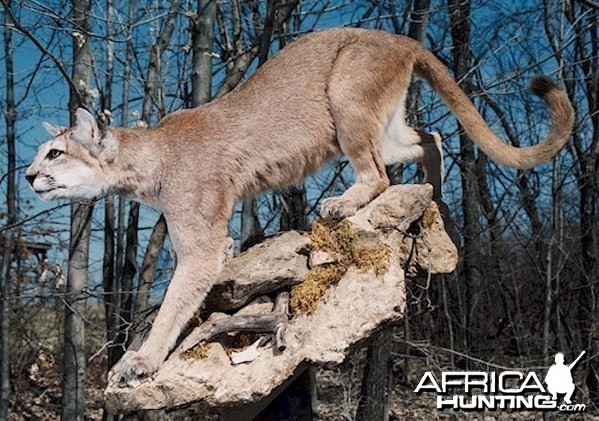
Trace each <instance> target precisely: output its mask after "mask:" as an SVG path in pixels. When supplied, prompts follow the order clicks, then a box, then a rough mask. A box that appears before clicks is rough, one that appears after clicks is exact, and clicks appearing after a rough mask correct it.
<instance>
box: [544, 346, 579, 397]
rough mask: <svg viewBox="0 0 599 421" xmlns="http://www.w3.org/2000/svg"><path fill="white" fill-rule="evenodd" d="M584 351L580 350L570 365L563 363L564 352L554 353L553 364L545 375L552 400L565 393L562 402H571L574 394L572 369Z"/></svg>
mask: <svg viewBox="0 0 599 421" xmlns="http://www.w3.org/2000/svg"><path fill="white" fill-rule="evenodd" d="M584 353H585V351H582V352H581V353H580V355H579V356H578V358H576V359H575V360H574V362H573V363H572V364H570V365H565V364H564V354H562V353H561V352H558V353H557V354H555V364H553V365H552V366H551V367H550V368H549V371H548V372H547V377H545V383H546V384H547V390H548V391H549V393H551V396H552V397H553V400H557V395H558V394H565V395H566V396H564V402H565V403H567V404H571V403H572V401H571V398H572V395H573V394H574V389H575V386H574V380H573V379H572V369H573V368H574V366H576V364H578V361H580V359H581V358H582V356H583V355H584Z"/></svg>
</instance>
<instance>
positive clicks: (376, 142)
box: [27, 29, 573, 381]
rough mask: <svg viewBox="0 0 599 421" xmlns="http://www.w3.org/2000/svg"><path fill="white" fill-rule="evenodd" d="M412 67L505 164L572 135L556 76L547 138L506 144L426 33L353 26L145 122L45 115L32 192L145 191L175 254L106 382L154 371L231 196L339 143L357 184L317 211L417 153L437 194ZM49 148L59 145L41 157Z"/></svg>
mask: <svg viewBox="0 0 599 421" xmlns="http://www.w3.org/2000/svg"><path fill="white" fill-rule="evenodd" d="M413 72H415V73H417V74H418V75H421V76H423V77H424V78H426V79H427V80H428V81H429V82H430V83H431V85H432V87H433V88H434V89H435V90H436V91H437V92H438V93H439V94H440V95H441V97H442V98H443V99H444V101H445V102H446V103H447V104H448V106H449V107H450V109H451V110H452V111H453V112H454V113H455V114H456V116H457V118H458V119H459V121H460V122H461V123H462V124H463V126H464V127H465V129H466V130H467V132H468V134H469V135H470V136H471V137H472V139H473V140H474V141H475V142H476V143H477V144H479V146H480V147H481V149H483V150H484V151H485V152H486V153H487V154H489V155H490V156H491V157H492V158H493V159H495V160H497V161H499V162H501V163H503V164H506V165H510V166H514V167H518V168H527V167H530V166H533V165H538V164H540V163H542V162H545V161H547V160H549V159H551V158H552V157H553V156H554V155H555V154H556V153H557V152H558V151H559V150H560V149H561V147H562V146H563V145H564V144H565V143H566V141H567V139H568V136H569V134H570V131H571V128H572V121H573V112H572V108H571V106H570V103H569V101H568V99H567V97H566V95H565V94H564V93H563V92H562V91H561V90H560V89H558V88H557V87H556V86H555V85H553V84H551V83H546V84H543V83H541V84H540V85H539V86H541V87H542V88H543V89H537V91H538V92H541V94H542V95H543V98H544V99H545V101H546V102H547V104H548V105H549V107H550V109H551V111H552V115H553V121H554V124H553V127H552V129H551V132H550V133H549V135H548V137H547V140H546V141H545V142H542V143H540V144H538V145H535V146H533V147H531V148H524V149H518V148H513V147H511V146H509V145H507V144H505V143H503V142H502V141H501V140H499V139H498V138H497V137H496V136H495V135H494V134H493V133H492V132H491V130H490V129H489V128H488V126H487V125H486V124H485V122H484V121H483V120H482V118H481V116H480V115H479V114H478V112H477V111H476V109H475V108H474V107H473V105H472V103H471V102H470V100H469V99H468V98H467V96H466V95H465V94H464V93H463V92H462V91H461V89H460V88H459V87H458V86H457V84H456V83H455V82H454V81H453V79H452V78H451V76H450V74H449V72H448V71H447V69H446V68H445V67H444V66H443V65H442V64H441V62H440V61H439V60H437V59H436V58H435V57H434V56H433V55H432V54H431V53H430V52H428V51H427V50H426V49H425V48H424V47H423V46H421V45H420V44H418V43H417V42H415V41H413V40H411V39H409V38H405V37H400V36H394V35H390V34H387V33H384V32H379V31H366V30H358V29H338V30H330V31H324V32H318V33H313V34H310V35H307V36H305V37H303V38H302V39H300V40H299V41H296V42H294V43H292V44H290V45H289V46H288V47H286V48H285V49H284V50H283V51H281V52H280V53H279V54H277V55H276V56H275V57H274V58H272V59H271V60H269V61H268V62H267V63H266V64H265V65H264V66H262V67H261V68H260V69H259V70H257V71H256V73H255V74H254V75H253V76H252V77H250V78H249V79H248V80H247V81H246V82H245V83H243V84H242V85H241V86H239V87H238V88H237V89H235V90H234V91H233V92H231V93H230V94H228V95H226V96H224V97H221V98H219V99H217V100H215V101H213V102H211V103H210V104H208V105H205V106H203V107H200V108H196V109H192V110H184V111H178V112H175V113H172V114H171V115H169V116H167V117H166V118H164V119H163V120H162V121H160V122H159V124H158V125H156V127H155V128H154V129H152V130H142V131H139V130H130V129H115V128H109V129H107V132H105V133H102V131H101V130H99V128H98V126H97V123H96V121H95V120H94V119H93V118H92V117H91V115H89V114H88V113H86V112H85V111H83V110H79V111H78V114H77V117H78V122H77V125H76V127H75V128H71V129H64V128H57V127H55V126H51V125H48V126H47V128H48V129H49V130H50V131H51V132H52V133H53V134H54V135H55V136H56V137H55V138H54V139H53V140H51V141H49V142H47V143H45V144H44V145H42V146H41V147H40V152H39V153H38V156H37V157H36V159H35V161H34V162H33V164H32V165H31V167H30V168H29V169H28V171H27V176H28V179H29V180H30V182H31V183H32V185H33V188H34V189H35V190H36V191H38V192H42V193H41V195H42V196H43V197H45V198H54V197H73V196H98V195H99V194H108V193H118V194H126V195H129V196H132V197H133V198H135V199H137V200H140V201H143V202H146V203H149V204H151V205H153V206H155V207H157V208H159V209H160V210H161V211H162V212H163V213H164V215H165V218H166V220H167V223H168V228H169V234H170V236H171V239H172V242H173V245H174V247H175V250H176V251H177V256H178V267H177V270H176V272H175V274H174V277H173V279H172V281H171V284H170V286H169V288H168V291H167V293H166V296H165V298H164V302H163V304H162V307H161V309H160V312H159V314H158V316H157V318H156V321H155V322H154V326H153V328H152V330H151V332H150V334H149V337H148V338H147V340H146V342H145V343H144V344H143V346H142V347H141V349H140V350H139V351H137V352H128V353H127V354H126V355H125V356H124V357H123V359H122V360H121V361H120V362H119V363H118V364H117V366H116V367H115V368H114V370H113V373H112V375H113V380H114V381H119V380H120V379H122V378H125V379H128V378H131V377H135V376H143V375H148V374H151V373H152V372H154V371H155V370H156V369H157V368H158V366H159V365H160V363H161V362H162V361H163V360H164V359H165V358H166V356H167V354H168V352H169V350H170V349H172V347H173V346H174V344H175V342H176V340H177V337H178V336H179V334H180V333H181V331H182V329H183V327H184V325H185V324H186V323H187V321H188V320H189V319H190V318H191V317H192V315H193V314H194V312H195V311H196V309H197V308H198V307H199V306H200V305H201V303H202V301H203V299H204V297H205V295H206V293H207V292H208V290H209V289H210V287H211V285H212V282H213V279H214V278H215V276H216V271H217V268H218V261H219V259H218V255H219V252H220V250H221V247H222V244H223V240H224V238H225V236H226V233H227V223H228V219H229V217H230V216H231V211H232V207H233V204H234V201H235V200H236V199H238V198H241V197H244V196H248V195H253V194H256V193H257V192H259V191H262V190H264V189H267V188H276V187H279V186H282V185H285V184H288V183H292V182H294V181H296V180H298V179H301V178H302V177H304V176H305V175H306V174H309V173H310V172H312V171H314V170H316V169H317V168H318V167H320V166H321V165H322V164H323V163H324V162H326V161H327V160H328V159H330V158H331V157H333V156H334V155H335V154H337V153H339V152H343V153H344V154H345V155H346V156H347V157H348V159H349V161H350V163H351V165H352V166H353V168H354V170H355V172H356V183H355V184H354V185H353V186H352V187H350V188H349V189H348V190H347V191H346V192H345V193H344V194H343V195H342V196H341V197H338V198H330V199H327V201H326V203H325V204H324V205H323V213H324V214H325V215H330V216H334V217H343V216H347V215H350V214H352V213H353V212H355V211H356V210H357V209H358V208H360V207H361V206H364V205H365V204H367V203H368V202H370V201H371V200H372V199H373V198H375V197H376V196H377V195H378V194H380V193H381V192H382V191H384V190H385V189H386V188H387V186H388V184H389V180H388V179H387V176H386V175H385V168H384V163H390V162H402V161H407V160H418V161H421V162H422V163H423V164H424V167H425V173H426V176H427V179H428V180H429V181H431V182H432V183H433V184H434V186H435V191H436V194H437V195H439V192H440V186H441V171H440V169H439V168H440V167H441V165H442V159H441V155H440V138H439V137H438V135H426V134H423V133H420V134H419V133H417V132H416V131H415V130H413V129H411V128H409V127H407V126H406V124H405V112H404V110H403V106H404V105H403V104H404V101H405V96H406V91H407V88H408V85H409V83H410V78H411V76H412V73H413ZM52 148H62V149H63V150H64V151H65V153H63V154H61V155H60V156H58V157H56V158H52V159H50V158H49V155H48V154H49V151H50V150H51V149H52ZM382 152H384V153H385V155H384V156H383V153H382ZM86 168H89V169H91V172H92V173H93V174H95V176H96V181H95V184H94V183H93V180H92V181H90V180H87V179H86V183H85V186H83V187H81V186H78V185H77V180H75V179H74V177H69V174H78V173H81V174H84V175H85V177H88V175H89V174H90V173H88V172H86ZM75 178H76V177H75ZM91 184H93V186H92V187H90V185H91ZM53 186H58V187H56V188H54V187H53ZM82 191H83V194H82V193H81V192H82ZM86 191H89V194H86V193H85V192H86Z"/></svg>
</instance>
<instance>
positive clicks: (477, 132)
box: [414, 42, 574, 169]
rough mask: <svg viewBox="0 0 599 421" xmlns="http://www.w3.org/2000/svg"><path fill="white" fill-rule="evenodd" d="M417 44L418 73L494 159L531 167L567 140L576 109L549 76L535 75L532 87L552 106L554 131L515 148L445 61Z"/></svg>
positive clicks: (510, 164)
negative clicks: (488, 120)
mask: <svg viewBox="0 0 599 421" xmlns="http://www.w3.org/2000/svg"><path fill="white" fill-rule="evenodd" d="M414 44H416V45H415V48H414V50H415V53H416V62H415V65H414V71H415V73H416V74H417V75H419V76H421V77H423V78H425V79H426V80H427V81H428V82H429V83H430V85H431V87H432V88H433V89H434V90H435V92H437V94H438V95H439V96H440V97H441V99H442V100H443V101H444V102H445V104H446V105H447V106H448V107H449V109H450V110H451V111H452V112H453V113H454V114H455V115H456V117H457V119H458V120H459V122H460V123H461V124H462V126H463V127H464V129H465V130H466V133H467V134H468V136H469V137H470V138H471V139H472V140H473V141H474V142H475V143H476V144H477V145H478V146H479V147H480V148H481V149H482V150H483V152H485V153H486V154H487V155H488V156H489V157H490V158H491V159H493V160H494V161H495V162H498V163H500V164H502V165H506V166H508V167H513V168H519V169H527V168H532V167H535V166H537V165H540V164H543V163H545V162H547V161H549V160H551V159H552V158H553V157H555V155H557V153H558V152H559V151H560V150H561V149H562V148H563V146H564V145H565V144H566V143H567V142H568V139H569V137H570V134H571V133H572V128H573V125H574V110H573V109H572V105H571V104H570V101H569V100H568V96H567V95H566V93H565V92H564V91H563V90H562V89H560V88H559V87H558V86H557V85H555V84H554V83H553V82H552V81H551V80H550V79H549V78H548V77H546V76H537V77H535V78H534V79H533V80H532V83H531V87H530V89H531V90H532V92H533V93H534V94H536V95H538V96H540V97H541V98H542V99H543V100H544V101H545V103H546V104H547V105H548V106H549V109H550V110H551V116H552V120H553V121H552V125H551V130H550V131H549V134H548V135H547V137H546V138H545V139H543V141H541V142H539V143H538V144H536V145H533V146H530V147H524V148H519V147H514V146H511V145H509V144H507V143H505V142H504V141H503V140H501V139H500V138H499V137H498V136H497V135H496V134H495V133H493V131H492V130H491V128H490V127H489V126H488V125H487V123H486V122H485V121H484V120H483V118H482V116H481V115H480V114H479V112H478V111H477V110H476V108H475V107H474V105H473V104H472V101H470V98H468V96H467V95H466V94H465V93H464V91H462V89H460V87H459V86H458V84H457V83H456V82H455V80H454V79H453V77H452V76H451V74H450V73H449V70H448V69H447V68H446V67H445V66H444V65H443V63H441V61H440V60H439V59H437V58H436V57H435V56H434V55H433V54H432V53H431V52H430V51H428V50H427V49H426V48H425V47H424V46H422V45H421V44H420V43H417V42H414Z"/></svg>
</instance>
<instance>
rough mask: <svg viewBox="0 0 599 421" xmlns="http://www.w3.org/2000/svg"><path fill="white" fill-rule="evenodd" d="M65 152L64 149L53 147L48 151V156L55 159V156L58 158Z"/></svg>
mask: <svg viewBox="0 0 599 421" xmlns="http://www.w3.org/2000/svg"><path fill="white" fill-rule="evenodd" d="M63 153H64V152H63V151H59V150H58V149H51V150H50V152H48V155H46V158H48V159H55V158H58V157H59V156H60V155H62V154H63Z"/></svg>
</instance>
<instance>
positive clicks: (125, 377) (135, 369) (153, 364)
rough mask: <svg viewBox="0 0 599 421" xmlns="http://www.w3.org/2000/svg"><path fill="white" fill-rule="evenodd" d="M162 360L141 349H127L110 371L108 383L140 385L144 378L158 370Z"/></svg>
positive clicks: (110, 384) (112, 384) (113, 384)
mask: <svg viewBox="0 0 599 421" xmlns="http://www.w3.org/2000/svg"><path fill="white" fill-rule="evenodd" d="M161 363H162V360H161V359H160V358H156V356H153V355H149V354H142V353H140V352H139V351H127V352H126V353H125V355H123V356H122V357H121V359H120V360H119V362H118V363H116V364H115V365H114V367H112V369H111V370H110V372H109V373H108V385H109V386H111V387H118V386H119V385H122V384H123V383H124V384H125V385H127V386H133V387H135V386H138V385H139V384H140V383H141V381H142V380H143V379H144V378H147V377H149V376H150V375H152V374H154V373H155V372H156V371H158V368H159V367H160V364H161Z"/></svg>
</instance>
